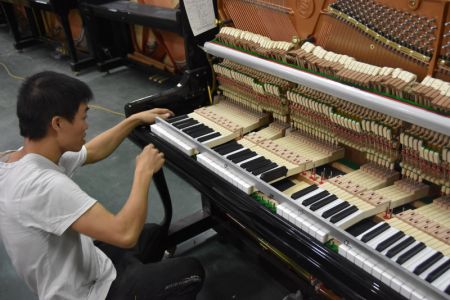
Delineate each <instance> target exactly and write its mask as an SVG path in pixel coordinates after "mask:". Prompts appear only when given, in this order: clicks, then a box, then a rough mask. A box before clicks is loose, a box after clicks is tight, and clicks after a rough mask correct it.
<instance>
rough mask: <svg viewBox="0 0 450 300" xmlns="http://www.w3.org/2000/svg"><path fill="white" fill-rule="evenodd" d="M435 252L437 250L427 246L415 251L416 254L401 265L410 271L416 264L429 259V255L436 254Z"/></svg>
mask: <svg viewBox="0 0 450 300" xmlns="http://www.w3.org/2000/svg"><path fill="white" fill-rule="evenodd" d="M436 252H437V251H436V250H434V249H432V248H430V247H427V248H425V249H423V250H422V251H420V252H419V253H417V254H416V255H414V256H413V257H412V258H411V259H408V260H407V261H406V262H405V263H404V264H403V265H402V266H403V267H404V268H405V269H407V270H408V271H410V272H412V271H414V269H415V268H416V267H417V266H418V265H420V264H421V263H423V262H424V261H426V260H427V259H429V258H430V257H431V256H433V255H434V254H436Z"/></svg>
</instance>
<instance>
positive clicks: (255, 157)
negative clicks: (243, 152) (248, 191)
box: [237, 154, 262, 166]
mask: <svg viewBox="0 0 450 300" xmlns="http://www.w3.org/2000/svg"><path fill="white" fill-rule="evenodd" d="M261 156H262V155H259V154H257V155H256V156H253V157H250V158H247V159H246V160H243V161H241V162H240V163H238V164H237V165H238V166H241V165H242V164H245V163H246V162H249V161H252V160H254V159H257V158H258V157H261Z"/></svg>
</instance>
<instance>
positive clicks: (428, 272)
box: [419, 256, 449, 279]
mask: <svg viewBox="0 0 450 300" xmlns="http://www.w3.org/2000/svg"><path fill="white" fill-rule="evenodd" d="M447 259H449V258H448V257H447V256H444V257H442V258H441V259H440V260H438V261H437V262H435V263H434V264H433V265H432V266H431V267H429V268H428V269H426V270H425V271H424V272H423V273H422V274H420V275H419V277H420V278H422V279H425V278H427V276H428V274H430V273H431V272H433V271H434V270H435V269H436V268H437V267H439V266H440V265H442V264H443V263H444V262H446V261H447Z"/></svg>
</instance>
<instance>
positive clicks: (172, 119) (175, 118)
mask: <svg viewBox="0 0 450 300" xmlns="http://www.w3.org/2000/svg"><path fill="white" fill-rule="evenodd" d="M187 118H189V116H188V115H180V116H175V117H172V118H169V119H167V120H166V122H169V123H174V122H177V121H181V120H184V119H187Z"/></svg>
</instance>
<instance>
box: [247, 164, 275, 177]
mask: <svg viewBox="0 0 450 300" xmlns="http://www.w3.org/2000/svg"><path fill="white" fill-rule="evenodd" d="M276 167H278V165H277V164H276V163H270V164H268V165H266V166H264V167H261V168H259V169H256V170H253V171H252V174H253V175H255V176H258V175H259V174H262V173H264V172H267V171H269V170H272V169H274V168H276Z"/></svg>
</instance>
